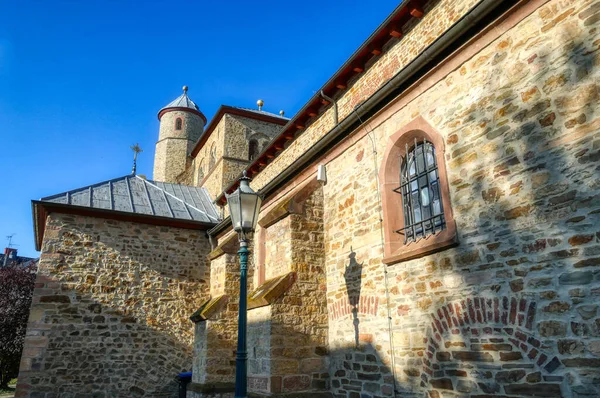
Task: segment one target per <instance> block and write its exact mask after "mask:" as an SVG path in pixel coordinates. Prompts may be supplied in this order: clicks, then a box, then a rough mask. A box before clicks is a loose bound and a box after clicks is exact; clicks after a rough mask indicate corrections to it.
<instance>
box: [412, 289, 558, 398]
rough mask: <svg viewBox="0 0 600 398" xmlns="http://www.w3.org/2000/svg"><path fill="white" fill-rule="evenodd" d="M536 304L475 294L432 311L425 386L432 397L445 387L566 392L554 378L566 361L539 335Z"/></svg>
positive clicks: (476, 391) (484, 391)
mask: <svg viewBox="0 0 600 398" xmlns="http://www.w3.org/2000/svg"><path fill="white" fill-rule="evenodd" d="M536 307H537V306H536V302H535V301H533V300H530V299H528V298H526V297H514V296H513V297H510V296H502V297H477V296H476V297H470V298H466V299H460V300H455V301H451V302H449V303H446V304H445V305H443V306H441V307H440V308H438V309H437V310H436V311H434V312H432V313H431V314H430V316H431V324H430V326H429V328H428V333H427V336H428V337H427V338H426V346H427V347H426V349H425V353H424V355H423V367H422V371H421V387H423V388H425V389H428V392H429V396H430V397H432V398H437V397H440V396H441V395H440V392H441V391H444V390H452V391H458V392H461V393H472V394H473V395H474V396H481V395H482V394H491V395H497V394H500V395H513V396H514V395H517V396H521V395H531V393H533V392H534V391H535V392H536V393H539V391H543V392H544V394H546V395H545V396H548V397H554V396H562V393H561V386H560V383H561V382H562V378H561V377H556V376H550V374H551V373H553V372H554V371H555V370H556V369H557V368H558V367H559V366H560V365H561V362H560V360H559V359H558V358H557V357H556V356H554V357H552V356H551V354H550V353H548V352H546V351H545V350H544V349H543V348H542V343H541V342H540V340H538V339H537V338H536V337H535V330H534V329H533V328H534V326H535V325H534V320H535V315H536ZM481 365H483V366H481ZM490 365H492V366H490ZM474 379H476V381H473V380H474Z"/></svg>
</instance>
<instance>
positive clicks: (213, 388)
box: [187, 382, 235, 393]
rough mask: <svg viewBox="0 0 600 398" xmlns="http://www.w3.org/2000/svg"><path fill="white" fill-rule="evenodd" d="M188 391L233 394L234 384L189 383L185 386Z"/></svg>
mask: <svg viewBox="0 0 600 398" xmlns="http://www.w3.org/2000/svg"><path fill="white" fill-rule="evenodd" d="M187 389H188V391H192V392H200V393H222V392H234V391H235V383H207V384H200V383H193V382H192V383H189V384H188V385H187Z"/></svg>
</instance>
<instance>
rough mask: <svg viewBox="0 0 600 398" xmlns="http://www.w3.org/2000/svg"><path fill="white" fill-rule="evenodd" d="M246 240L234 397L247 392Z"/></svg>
mask: <svg viewBox="0 0 600 398" xmlns="http://www.w3.org/2000/svg"><path fill="white" fill-rule="evenodd" d="M249 253H250V250H248V242H247V241H246V240H245V239H242V240H240V250H238V254H239V255H240V303H239V309H238V310H239V313H238V345H237V352H236V354H235V398H246V397H247V396H248V392H247V361H248V352H247V351H246V323H247V317H248V316H247V308H248V303H247V300H248V281H247V280H248V254H249Z"/></svg>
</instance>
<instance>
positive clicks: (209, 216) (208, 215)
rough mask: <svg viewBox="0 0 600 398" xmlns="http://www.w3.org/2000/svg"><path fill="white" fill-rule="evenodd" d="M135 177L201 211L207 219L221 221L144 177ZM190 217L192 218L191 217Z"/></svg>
mask: <svg viewBox="0 0 600 398" xmlns="http://www.w3.org/2000/svg"><path fill="white" fill-rule="evenodd" d="M135 177H137V178H139V179H140V180H142V181H144V182H145V183H146V184H149V185H151V186H153V187H154V188H156V189H159V190H161V191H163V192H164V193H165V194H166V195H169V196H170V197H172V198H174V199H176V200H178V201H180V202H181V203H183V204H184V205H185V206H189V207H191V208H192V209H194V210H197V211H199V212H200V213H202V214H204V215H205V216H206V217H208V218H209V219H214V220H217V221H219V219H218V218H216V217H213V216H211V215H210V214H208V213H207V212H205V211H203V210H200V209H199V208H197V207H196V206H192V205H191V204H189V203H187V202H186V201H184V200H182V199H179V198H178V197H177V196H175V195H173V194H172V193H170V192H167V191H166V190H164V189H162V188H161V187H159V186H158V185H156V184H153V183H151V182H150V181H149V180H146V179H144V178H142V177H138V176H137V175H135ZM163 184H171V183H169V182H163ZM171 185H183V184H171ZM185 186H186V187H188V186H189V185H185ZM192 188H193V187H192ZM186 210H187V209H186ZM190 217H191V216H190Z"/></svg>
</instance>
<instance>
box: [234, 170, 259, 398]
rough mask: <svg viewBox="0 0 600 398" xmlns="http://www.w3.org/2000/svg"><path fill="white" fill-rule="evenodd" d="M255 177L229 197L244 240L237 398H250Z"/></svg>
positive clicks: (242, 180) (256, 205) (256, 206)
mask: <svg viewBox="0 0 600 398" xmlns="http://www.w3.org/2000/svg"><path fill="white" fill-rule="evenodd" d="M250 181H252V179H251V178H249V177H248V176H246V171H244V175H243V176H242V177H241V178H240V186H239V187H238V189H237V190H236V191H235V192H234V193H232V194H231V195H226V197H227V204H228V205H229V215H230V216H231V224H232V225H233V229H234V230H235V231H236V232H237V233H238V235H239V239H240V250H238V254H239V255H240V303H239V309H238V310H239V313H238V345H237V352H236V354H235V398H246V397H247V376H246V374H247V360H248V353H247V351H246V323H247V307H248V303H247V300H248V255H249V254H250V250H248V238H247V236H246V234H247V233H249V232H254V229H255V228H256V223H257V221H258V212H259V211H260V204H261V202H262V198H261V197H260V195H259V194H258V193H256V192H254V191H253V190H252V188H250V185H249V183H250Z"/></svg>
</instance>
